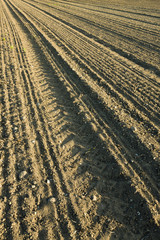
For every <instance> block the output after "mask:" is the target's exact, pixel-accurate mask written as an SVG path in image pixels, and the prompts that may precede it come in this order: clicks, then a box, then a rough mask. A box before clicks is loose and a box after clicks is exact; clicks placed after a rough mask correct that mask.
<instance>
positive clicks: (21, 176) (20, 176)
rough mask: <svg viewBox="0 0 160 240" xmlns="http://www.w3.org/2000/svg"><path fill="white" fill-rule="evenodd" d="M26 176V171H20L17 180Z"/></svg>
mask: <svg viewBox="0 0 160 240" xmlns="http://www.w3.org/2000/svg"><path fill="white" fill-rule="evenodd" d="M26 175H27V172H26V171H22V172H21V173H20V174H19V179H22V178H24V177H25V176H26Z"/></svg>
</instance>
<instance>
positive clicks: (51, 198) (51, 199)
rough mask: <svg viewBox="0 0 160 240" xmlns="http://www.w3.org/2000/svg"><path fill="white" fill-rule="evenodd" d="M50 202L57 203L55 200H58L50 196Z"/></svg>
mask: <svg viewBox="0 0 160 240" xmlns="http://www.w3.org/2000/svg"><path fill="white" fill-rule="evenodd" d="M48 202H50V203H55V202H56V199H55V198H54V197H50V198H49V199H48Z"/></svg>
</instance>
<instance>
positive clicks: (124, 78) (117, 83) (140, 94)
mask: <svg viewBox="0 0 160 240" xmlns="http://www.w3.org/2000/svg"><path fill="white" fill-rule="evenodd" d="M63 32H64V31H63ZM76 37H77V35H76ZM65 38H66V39H67V38H68V36H67V35H66V36H65ZM60 39H61V41H62V36H60ZM71 41H72V44H73V40H72V39H71V38H69V40H68V41H67V42H66V43H67V45H69V46H70V48H71V49H72V50H73V51H76V49H75V48H73V47H72V46H71ZM80 41H83V43H84V46H85V48H83V49H81V50H77V54H79V53H80V51H81V52H82V50H84V49H85V52H86V51H87V50H86V47H87V46H86V44H85V41H86V39H83V38H82V37H81V36H80ZM91 44H92V47H94V48H95V49H94V53H96V48H97V47H98V46H96V45H95V44H94V45H93V43H91V42H90V45H91ZM76 47H77V46H76ZM90 47H91V46H90ZM87 49H89V47H87ZM103 50H104V49H103ZM98 53H99V52H98ZM89 54H90V49H89V50H88V55H89ZM94 55H95V56H94ZM94 55H92V60H91V61H89V59H88V61H87V62H86V63H88V65H93V58H95V59H96V64H97V66H96V71H98V68H99V66H100V65H102V68H106V67H105V65H106V62H104V63H103V62H102V59H99V61H97V60H98V58H99V56H98V54H94ZM107 56H108V54H107ZM81 58H82V59H83V60H84V57H83V56H81ZM109 60H112V59H111V57H110V59H109ZM116 60H117V59H116ZM120 61H121V59H119V63H120ZM113 64H114V66H115V63H114V62H113ZM120 64H121V65H122V63H120ZM124 65H126V64H123V65H122V66H123V68H124ZM93 66H94V65H93ZM108 68H110V66H109V65H108V66H107V68H106V70H107V69H108ZM127 68H128V66H127V65H126V69H125V72H128V70H127ZM133 71H134V72H135V71H136V70H134V69H132V70H131V71H130V74H131V73H132V72H133ZM103 72H104V71H103ZM110 72H111V74H113V70H111V71H110ZM122 72H124V69H117V71H116V75H117V74H118V73H119V75H118V76H119V79H117V82H116V84H115V83H114V82H113V81H112V82H111V83H112V85H114V86H115V87H117V85H118V86H119V88H118V90H119V91H122V89H124V91H125V94H126V95H128V93H130V95H131V96H132V98H133V94H132V92H133V91H134V92H135V81H137V80H136V78H135V75H133V73H132V76H130V77H131V81H132V78H133V81H132V82H133V84H132V85H129V87H127V88H125V87H124V86H123V85H122V84H124V83H125V84H127V85H128V84H129V83H128V79H127V76H126V75H128V74H126V73H125V72H124V74H123V75H124V76H123V75H122ZM100 73H101V72H100ZM137 73H138V76H139V74H140V73H139V72H137ZM101 75H102V77H105V78H106V77H107V78H109V79H111V78H112V77H113V76H111V75H109V74H107V75H106V73H105V75H104V73H101ZM116 75H115V74H114V77H116ZM122 77H123V81H122V79H121V78H122ZM142 77H143V78H144V77H145V76H144V75H143V76H142ZM140 81H141V82H142V78H141V79H140ZM140 81H139V82H138V83H137V84H138V85H139V86H138V88H137V90H138V91H136V93H137V95H139V96H141V97H142V96H143V99H141V100H140V104H141V107H140V106H139V105H137V107H138V106H139V108H140V109H142V105H144V104H143V102H144V101H145V102H147V99H144V96H146V97H147V95H146V94H145V91H146V89H144V91H143V92H141V91H142V90H143V88H144V87H145V84H143V85H142V83H140ZM150 81H152V80H151V79H149V81H147V84H149V85H150ZM119 82H122V83H121V84H119ZM158 85H159V84H158ZM151 86H152V91H153V88H155V82H154V84H152V85H151ZM157 87H158V86H157ZM129 88H132V92H131V91H130V90H129ZM141 89H142V90H141ZM157 90H158V88H156V89H155V91H154V92H153V95H151V96H152V99H153V101H155V99H156V98H155V95H157ZM147 91H148V89H147ZM158 92H159V91H158ZM123 94H124V93H123ZM151 96H150V97H151ZM129 99H130V97H129ZM158 99H159V94H158V95H157V100H158ZM158 101H159V100H158ZM136 102H137V97H136V99H135V98H134V102H133V103H134V104H135V103H136ZM149 102H150V105H151V98H149ZM154 105H155V102H154V103H153V105H152V107H154ZM148 108H149V106H148V105H147V109H148ZM151 110H152V109H151V108H150V111H151ZM145 111H146V109H145ZM148 115H149V112H148ZM157 117H158V118H159V116H158V115H157ZM157 122H158V121H157Z"/></svg>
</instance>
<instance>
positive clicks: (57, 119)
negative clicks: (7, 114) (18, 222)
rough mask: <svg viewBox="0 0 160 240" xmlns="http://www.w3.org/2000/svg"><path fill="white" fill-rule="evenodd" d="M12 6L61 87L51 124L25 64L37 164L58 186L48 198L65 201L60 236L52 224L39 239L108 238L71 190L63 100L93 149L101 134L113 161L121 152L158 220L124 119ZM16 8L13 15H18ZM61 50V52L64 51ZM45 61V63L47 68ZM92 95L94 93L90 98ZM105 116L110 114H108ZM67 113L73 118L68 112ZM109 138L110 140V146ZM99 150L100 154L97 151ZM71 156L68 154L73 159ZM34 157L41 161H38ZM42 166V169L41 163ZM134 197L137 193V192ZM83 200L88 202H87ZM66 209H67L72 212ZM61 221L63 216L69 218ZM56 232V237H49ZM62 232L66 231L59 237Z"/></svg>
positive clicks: (58, 206)
mask: <svg viewBox="0 0 160 240" xmlns="http://www.w3.org/2000/svg"><path fill="white" fill-rule="evenodd" d="M8 6H9V5H8ZM11 9H12V10H13V12H15V14H16V15H12V16H14V17H15V19H16V18H17V20H18V22H19V24H20V25H19V27H17V29H20V27H23V30H24V32H25V33H26V34H27V36H28V38H29V39H32V49H37V50H36V53H37V56H39V58H40V56H41V59H44V60H43V61H42V60H41V64H42V62H45V64H46V62H47V64H48V67H46V72H47V71H48V72H47V76H48V74H49V72H52V71H53V72H54V74H53V73H52V74H51V77H49V79H48V81H49V87H51V86H52V81H53V80H52V78H53V79H54V81H53V82H54V83H53V90H55V95H54V98H55V99H54V100H55V107H54V110H52V112H55V113H54V114H53V115H54V118H53V117H52V116H48V119H49V118H50V121H53V123H52V124H51V126H50V125H49V124H48V122H47V119H46V116H45V114H44V109H43V107H41V101H40V99H41V97H40V96H39V95H37V89H38V87H39V85H38V84H37V85H36V82H35V81H33V78H32V77H31V72H30V69H29V68H28V67H27V68H26V67H24V68H23V70H22V72H21V79H22V81H23V91H24V92H25V96H26V97H25V99H26V105H28V106H29V107H28V111H29V112H31V113H32V114H31V115H30V121H29V122H31V123H32V128H33V129H32V131H34V138H35V139H36V143H35V149H37V150H36V153H37V154H38V156H36V157H35V158H36V159H35V161H37V157H38V158H39V160H38V161H37V162H38V163H39V164H41V166H42V169H43V172H42V171H41V174H43V177H46V176H47V179H51V182H53V184H52V186H51V187H50V192H49V193H48V196H51V195H50V194H53V193H56V196H58V199H59V200H58V202H56V209H57V213H55V215H54V216H56V215H58V220H57V221H56V222H57V224H58V232H57V236H56V235H54V234H55V233H54V230H53V232H52V230H51V229H47V228H46V229H47V230H44V229H41V231H39V232H38V233H39V235H38V236H39V238H40V236H41V233H43V234H44V236H45V233H46V231H48V232H50V233H48V239H52V238H54V237H55V238H57V239H59V238H60V239H61V238H62V239H63V238H64V239H66V237H67V239H70V238H71V239H88V238H90V239H92V238H93V239H96V238H97V239H98V238H99V236H102V235H101V234H100V235H99V232H98V231H96V230H95V231H96V232H95V231H94V227H95V226H96V224H97V221H95V223H94V222H92V219H90V218H88V217H87V218H86V220H85V221H84V220H83V215H82V214H83V213H82V212H81V209H83V208H80V205H79V203H80V201H79V198H78V197H76V196H74V195H73V196H72V195H71V193H70V192H71V191H72V190H73V184H74V180H72V183H69V180H71V177H70V178H69V175H68V176H67V175H66V172H67V173H68V172H69V170H65V168H66V167H67V166H68V165H67V163H66V166H65V164H64V163H65V161H64V160H63V158H64V159H65V160H66V162H67V161H70V163H71V164H72V163H73V164H75V163H76V162H75V163H74V161H77V159H72V160H69V158H70V156H69V153H68V154H67V151H68V150H69V151H70V152H71V149H69V148H70V147H71V146H69V145H68V149H66V150H64V155H63V154H62V155H60V152H61V153H62V148H63V146H64V145H63V144H59V145H58V141H59V139H61V141H62V142H61V143H63V142H64V143H65V142H68V140H67V139H68V137H69V136H70V133H65V134H66V135H65V134H64V132H63V131H64V130H63V129H61V127H62V126H64V125H65V124H67V122H65V123H64V125H63V121H64V119H65V115H64V113H63V114H61V113H60V114H58V115H57V113H56V108H58V109H59V107H60V104H61V105H63V107H64V109H65V111H67V112H68V114H69V115H70V117H69V118H70V119H71V118H72V117H73V119H74V118H75V115H77V116H78V115H79V117H78V119H79V120H78V122H79V123H77V126H76V123H74V124H73V127H74V128H75V130H74V131H75V134H76V133H77V132H78V133H79V134H80V136H81V135H82V133H83V134H84V135H85V136H87V134H89V136H90V137H88V138H89V139H88V140H87V144H88V147H89V149H90V146H92V147H93V146H94V143H93V142H94V141H95V142H96V139H97V137H98V139H99V141H100V143H101V144H102V145H101V144H99V150H100V151H102V149H103V147H104V148H105V149H108V150H109V151H110V152H111V159H110V161H113V156H115V159H116V161H117V162H118V164H119V165H120V166H121V167H122V169H123V170H124V171H125V172H127V171H128V172H127V175H128V176H129V177H131V176H130V175H131V173H132V174H133V177H131V179H132V181H133V183H134V186H136V185H137V182H138V185H139V186H140V190H138V189H137V188H136V189H137V190H138V191H140V194H141V195H142V197H143V198H144V199H146V200H147V201H148V203H149V204H150V206H149V208H150V211H151V212H152V214H153V217H154V219H155V221H156V222H157V223H158V219H157V216H156V209H155V208H156V207H157V209H158V204H157V201H156V200H155V199H154V197H153V196H152V195H151V193H150V192H149V190H148V186H149V185H150V183H149V182H147V181H148V179H147V180H146V179H145V177H146V176H145V177H144V180H145V181H144V182H145V183H147V187H146V186H145V185H143V184H144V182H143V181H142V179H143V177H142V176H141V171H140V172H139V173H140V174H139V175H138V174H137V172H136V171H137V169H136V167H137V166H136V167H135V168H133V169H132V167H133V165H134V164H132V163H131V162H130V161H129V158H132V154H133V153H131V152H130V149H129V147H128V146H127V145H126V142H125V143H122V140H121V139H118V138H117V136H118V135H119V131H120V130H117V132H116V131H115V127H116V128H117V127H118V123H117V122H116V121H115V119H114V118H113V117H112V114H110V113H109V111H108V110H107V111H106V109H105V107H104V104H103V103H102V101H101V99H99V98H97V96H96V94H95V93H96V91H95V89H94V86H93V85H92V84H91V83H90V86H88V82H87V84H83V81H82V76H81V73H80V72H79V71H78V70H77V67H75V70H74V71H73V69H72V68H71V67H72V62H71V61H70V62H69V59H68V58H67V56H65V59H63V58H62V57H61V55H62V54H63V52H62V50H61V49H60V48H58V47H57V46H56V45H55V44H54V45H52V44H50V43H49V38H48V37H47V35H46V34H45V33H44V32H43V31H41V29H39V28H37V26H36V25H35V23H34V22H32V21H30V19H28V17H27V16H26V15H24V14H23V13H21V12H20V11H18V9H16V8H15V6H14V7H13V8H12V7H11ZM13 12H11V13H12V14H13ZM8 14H9V12H8V13H7V15H8ZM17 16H18V17H17ZM12 21H13V18H11V22H12ZM21 29H22V28H21ZM27 29H28V30H27ZM13 31H15V29H14V30H13ZM24 32H23V34H24ZM30 34H31V38H30V37H29V35H30ZM15 36H18V35H17V33H16V34H15ZM17 38H18V37H17ZM33 39H34V40H33ZM17 41H18V40H17ZM19 41H20V40H19ZM33 43H34V44H33ZM20 45H21V44H20ZM56 49H57V50H56ZM27 50H28V49H27ZM19 51H20V52H19V55H20V56H21V55H22V54H21V53H22V49H21V50H19ZM38 52H42V54H39V55H38ZM59 52H60V54H61V55H59ZM32 62H34V60H32ZM45 64H44V65H43V66H45ZM25 65H27V63H25ZM79 75H80V76H79ZM83 78H84V76H83ZM34 79H35V78H34ZM87 81H88V79H87ZM42 85H43V83H42ZM44 85H45V83H44ZM44 89H46V90H45V91H46V93H47V94H48V90H47V86H46V87H45V86H44ZM64 93H65V94H64ZM63 94H64V96H65V100H66V99H67V101H66V103H64V100H63V101H62V99H61V98H60V96H61V95H63ZM88 94H89V96H90V97H87V95H88ZM66 96H67V97H66ZM50 98H51V100H50V102H51V103H50V104H51V107H52V106H53V105H52V101H53V93H52V91H51V96H50ZM60 99H61V101H60ZM42 100H45V96H44V98H42ZM42 102H43V101H42ZM56 102H57V103H56ZM68 102H69V103H68ZM96 102H97V106H96V104H95V103H96ZM39 104H40V105H39ZM67 109H68V110H67ZM69 109H71V111H69ZM46 111H47V110H46ZM103 111H104V113H103ZM63 112H64V110H63ZM71 112H74V114H73V113H72V114H71ZM48 115H51V113H49V112H48ZM105 115H106V116H107V115H108V116H107V118H106V116H105ZM66 117H67V118H68V116H66ZM107 119H108V120H114V124H115V125H111V124H110V123H109V122H108V120H107ZM76 120H77V119H76ZM91 123H92V125H91ZM56 126H57V127H58V130H57V131H58V132H60V134H61V136H60V138H58V139H57V140H56V139H55V136H53V132H54V133H55V134H56V135H58V132H57V133H56V131H54V128H56ZM95 126H96V128H98V131H97V130H95V128H94V127H95ZM79 129H81V130H79ZM113 129H114V134H113V133H112V132H111V131H112V130H113ZM96 132H98V133H96ZM71 139H74V138H73V137H72V136H71ZM102 140H103V141H102ZM89 142H90V144H89ZM103 142H105V145H104V143H103ZM119 144H120V145H121V146H122V148H123V149H119ZM65 145H67V144H65ZM73 146H74V144H73ZM84 146H85V143H84ZM126 147H127V148H126ZM124 149H125V151H126V152H127V154H126V155H127V156H126V155H125V156H124ZM60 150H61V151H60ZM78 151H79V150H78ZM89 152H90V150H89ZM93 152H94V154H95V151H94V150H93ZM133 152H134V151H133ZM140 152H141V150H140ZM65 154H67V156H68V158H67V156H66V155H65ZM94 154H93V156H94ZM105 154H106V152H105V151H104V155H105ZM40 158H42V159H40ZM126 160H128V163H129V166H125V161H126ZM134 160H135V159H134ZM32 161H33V162H35V161H34V159H33V160H32ZM39 161H40V162H39ZM72 161H73V162H72ZM116 161H115V162H116ZM83 164H84V163H83ZM83 164H82V167H83ZM37 165H38V164H36V165H35V167H34V169H33V170H34V171H35V170H36V167H37ZM105 165H106V164H105ZM102 166H103V165H102ZM39 169H41V168H40V167H39ZM44 169H45V170H44ZM33 170H32V171H33ZM126 170H127V171H126ZM135 170H136V171H135ZM34 171H33V172H34ZM76 171H77V169H76ZM102 172H103V171H102ZM73 173H75V172H73ZM38 175H39V174H38ZM89 176H90V175H89ZM149 181H150V180H149ZM39 184H40V183H39ZM39 184H38V185H39ZM43 186H44V185H43ZM129 186H130V184H129ZM130 187H131V186H130ZM131 188H132V187H131ZM151 188H154V187H153V185H152V184H151ZM81 189H83V188H81ZM84 190H85V185H84ZM154 190H155V189H154ZM74 192H75V190H74ZM68 194H69V195H68ZM64 195H68V196H67V197H64ZM130 196H132V194H131V195H130ZM133 196H134V194H133ZM155 196H156V194H155ZM86 197H87V195H86ZM20 200H21V199H20ZM152 201H153V202H152ZM40 202H41V201H40ZM154 203H155V204H156V207H155V206H154V207H155V208H154V209H153V205H154ZM81 204H83V202H82V203H81ZM62 205H63V206H62ZM42 206H43V202H42V203H41V204H40V208H41V207H42ZM64 206H65V207H64ZM137 206H138V204H137ZM22 207H23V204H22V205H21V208H22ZM94 208H95V207H94V205H92V207H91V209H90V211H91V212H94V210H93V209H94ZM40 211H41V209H40ZM37 212H38V211H37ZM65 212H67V215H66V213H65ZM157 212H158V210H157ZM59 220H62V221H63V222H61V221H59ZM22 222H24V223H25V219H23V221H22ZM30 222H31V220H28V222H27V224H29V223H30ZM37 222H38V219H37ZM87 222H88V224H87ZM99 222H100V223H99V225H98V226H103V224H104V228H105V226H106V224H107V221H106V219H105V218H103V217H101V218H100V221H99ZM114 224H115V226H117V227H118V223H116V222H115V221H114ZM80 225H81V226H80ZM85 225H86V226H85ZM108 225H109V226H110V228H111V226H112V222H111V221H110V222H109V223H108ZM87 228H88V229H87ZM65 229H66V231H65ZM81 229H83V230H85V231H84V234H83V235H82V232H81ZM75 231H76V232H75ZM30 232H31V231H30ZM73 232H75V235H72V233H73ZM104 232H105V231H104ZM50 234H51V236H52V237H51V238H49V237H50ZM58 234H61V235H58ZM53 236H54V237H53ZM126 239H127V238H126Z"/></svg>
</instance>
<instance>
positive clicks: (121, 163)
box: [72, 86, 158, 206]
mask: <svg viewBox="0 0 160 240" xmlns="http://www.w3.org/2000/svg"><path fill="white" fill-rule="evenodd" d="M72 87H73V86H72ZM79 87H80V86H79ZM99 106H100V105H99ZM94 107H95V106H94ZM97 116H98V118H99V119H100V116H99V113H98V115H97ZM98 121H100V120H98ZM101 123H102V120H101ZM117 126H118V125H117ZM105 128H107V126H105ZM111 128H112V129H113V126H112V127H111ZM109 134H111V133H109ZM115 134H116V136H117V135H118V134H117V133H116V132H115ZM105 138H106V137H105ZM112 138H113V139H114V141H117V140H116V139H117V137H114V136H113V135H112ZM118 141H120V145H123V147H124V144H122V142H121V140H120V139H119V140H118ZM113 145H114V144H113ZM112 147H113V146H112ZM112 147H111V148H112ZM127 147H129V146H127ZM124 149H125V147H124ZM125 151H126V152H127V154H128V158H130V154H131V151H130V150H129V152H128V150H127V149H125ZM116 152H117V149H116V150H115V153H116ZM132 158H133V156H132ZM120 165H121V166H123V168H124V169H126V166H125V165H124V164H123V160H121V162H120ZM126 170H127V169H126ZM136 170H137V169H136ZM128 171H129V172H132V174H133V172H134V174H133V175H135V176H136V177H135V179H137V178H139V176H137V173H136V172H135V171H134V170H133V169H132V167H131V165H129V169H128ZM140 172H141V171H140ZM129 175H130V174H129ZM133 181H134V179H133ZM141 189H143V187H142V186H141ZM142 192H143V193H141V194H142V195H143V194H144V195H145V192H146V189H144V191H143V190H142ZM148 194H149V195H148V197H147V196H145V198H148V200H149V198H150V197H151V195H150V193H149V192H148ZM144 195H143V197H144ZM149 196H150V197H149ZM151 198H152V197H151ZM149 201H150V200H149ZM151 201H152V200H151ZM157 206H158V205H157Z"/></svg>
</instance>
